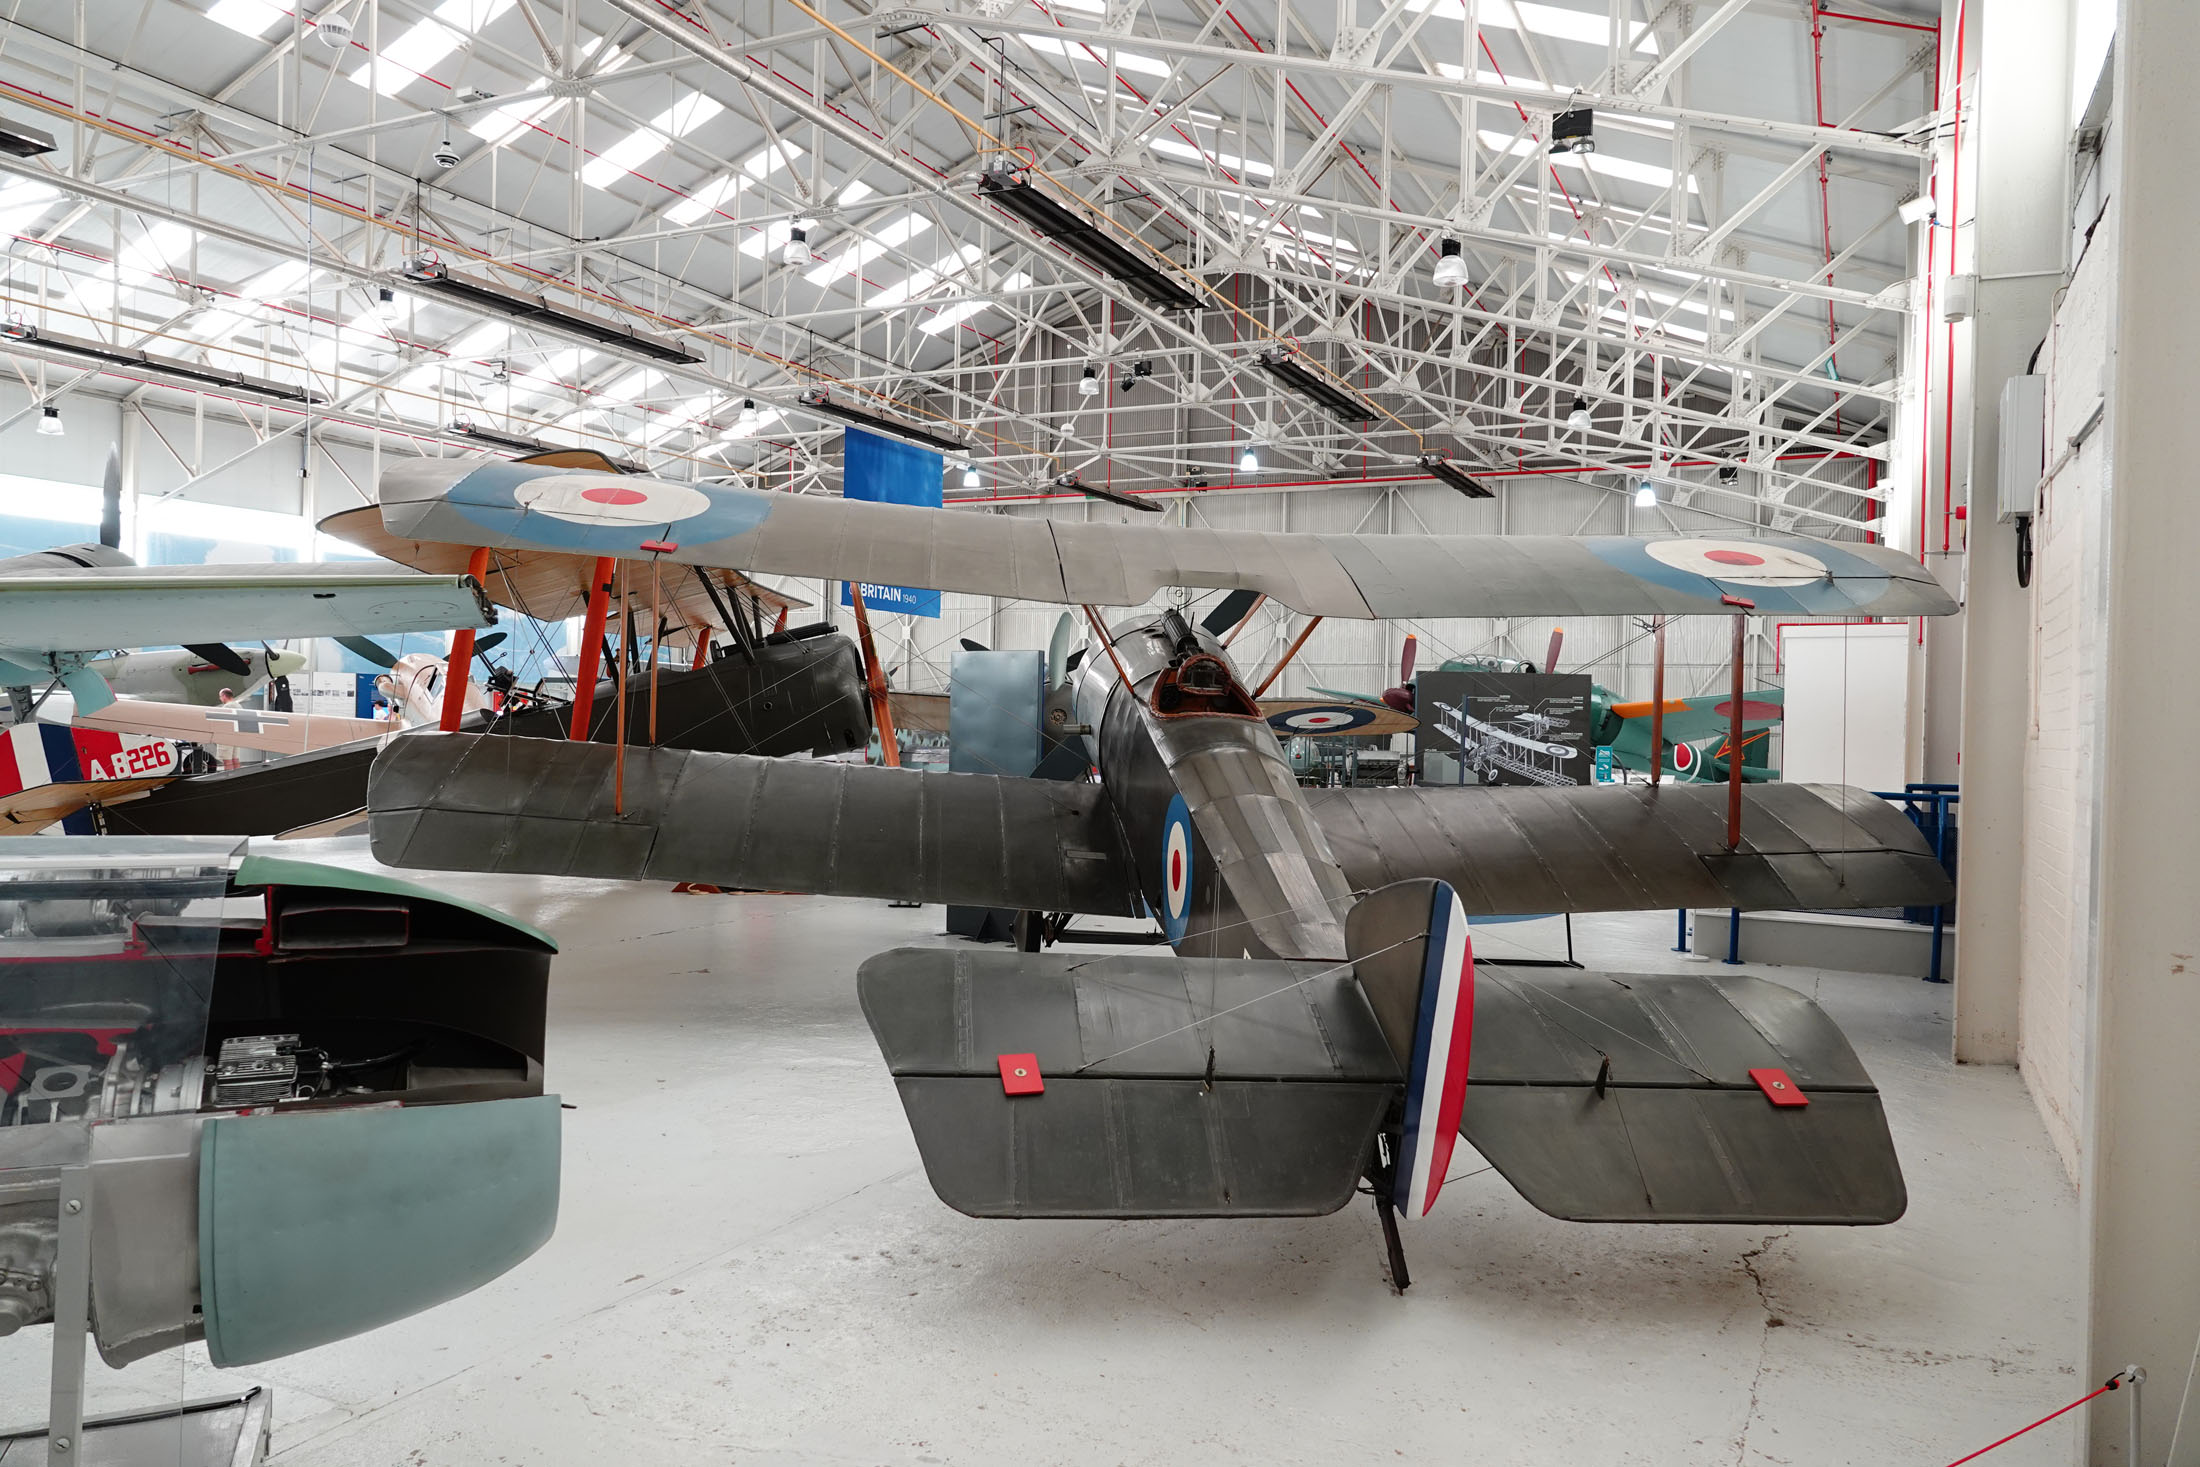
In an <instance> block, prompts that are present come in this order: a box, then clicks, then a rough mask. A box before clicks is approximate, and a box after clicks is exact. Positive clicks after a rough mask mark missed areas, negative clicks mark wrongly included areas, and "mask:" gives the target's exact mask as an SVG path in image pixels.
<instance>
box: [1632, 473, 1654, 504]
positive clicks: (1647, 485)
mask: <svg viewBox="0 0 2200 1467" xmlns="http://www.w3.org/2000/svg"><path fill="white" fill-rule="evenodd" d="M1657 507H1658V491H1657V489H1656V487H1655V486H1654V485H1652V484H1651V482H1650V481H1649V480H1648V479H1644V480H1643V481H1642V482H1641V483H1639V484H1637V485H1636V486H1635V508H1637V509H1656V508H1657Z"/></svg>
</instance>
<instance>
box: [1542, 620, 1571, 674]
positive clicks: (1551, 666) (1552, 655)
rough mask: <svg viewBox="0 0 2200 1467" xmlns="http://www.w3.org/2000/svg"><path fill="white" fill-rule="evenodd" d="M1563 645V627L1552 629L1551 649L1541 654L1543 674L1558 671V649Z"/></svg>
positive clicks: (1564, 631)
mask: <svg viewBox="0 0 2200 1467" xmlns="http://www.w3.org/2000/svg"><path fill="white" fill-rule="evenodd" d="M1565 645H1566V629H1565V628H1564V627H1552V628H1551V647H1550V650H1549V651H1547V652H1545V653H1544V654H1543V670H1544V671H1545V672H1556V671H1558V649H1559V648H1561V647H1563V646H1565Z"/></svg>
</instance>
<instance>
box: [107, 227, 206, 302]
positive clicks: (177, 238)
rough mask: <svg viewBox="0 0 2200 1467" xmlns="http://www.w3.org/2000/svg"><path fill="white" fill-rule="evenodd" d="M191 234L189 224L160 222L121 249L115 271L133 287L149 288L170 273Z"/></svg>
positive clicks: (191, 236) (187, 247)
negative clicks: (148, 286)
mask: <svg viewBox="0 0 2200 1467" xmlns="http://www.w3.org/2000/svg"><path fill="white" fill-rule="evenodd" d="M194 234H195V231H194V230H192V228H191V227H190V226H189V225H186V224H175V223H171V222H169V221H167V220H162V221H161V222H160V223H158V224H155V225H154V226H153V227H152V228H151V229H149V230H147V231H146V232H145V233H143V234H141V235H139V236H138V237H137V238H136V239H135V240H132V241H131V242H130V243H128V244H125V245H124V246H123V247H122V249H121V250H120V252H118V253H117V254H116V256H115V269H116V272H117V273H118V274H119V275H120V276H121V277H122V279H124V280H125V281H127V282H129V283H130V284H132V285H141V286H143V285H152V284H154V283H155V282H156V281H157V280H159V278H160V277H161V276H163V275H167V274H171V273H173V271H174V269H175V262H177V261H178V260H181V259H182V258H183V255H184V253H185V251H187V250H189V249H190V247H191V240H192V238H193V236H194Z"/></svg>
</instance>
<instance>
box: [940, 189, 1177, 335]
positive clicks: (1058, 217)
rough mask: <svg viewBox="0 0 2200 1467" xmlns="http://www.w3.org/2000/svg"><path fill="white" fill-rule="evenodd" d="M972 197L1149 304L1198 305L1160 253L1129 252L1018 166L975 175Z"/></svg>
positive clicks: (1103, 227) (1172, 307)
mask: <svg viewBox="0 0 2200 1467" xmlns="http://www.w3.org/2000/svg"><path fill="white" fill-rule="evenodd" d="M978 197H979V198H981V199H983V200H985V201H986V202H987V203H989V204H993V205H995V206H997V207H999V208H1001V209H1003V210H1005V211H1007V212H1008V213H1010V214H1013V215H1015V216H1016V217H1017V218H1018V219H1021V220H1023V221H1024V223H1026V224H1028V225H1030V226H1031V228H1032V230H1033V231H1034V232H1035V233H1037V234H1039V235H1040V236H1041V237H1043V238H1046V239H1050V240H1052V241H1054V242H1055V243H1056V244H1058V245H1060V246H1061V247H1062V248H1063V249H1065V250H1067V251H1069V252H1070V253H1071V254H1073V255H1075V256H1077V257H1078V258H1079V259H1081V260H1083V261H1084V262H1085V263H1086V264H1087V265H1090V266H1091V267H1092V268H1093V269H1095V270H1098V271H1100V272H1101V273H1102V274H1105V275H1112V276H1114V277H1115V278H1116V279H1117V280H1120V281H1122V282H1123V283H1124V284H1125V285H1127V286H1129V287H1130V288H1131V289H1132V290H1135V291H1137V292H1138V293H1139V294H1140V295H1142V296H1144V297H1145V298H1146V304H1148V305H1150V306H1154V307H1157V308H1159V309H1161V310H1164V311H1187V310H1192V309H1194V308H1196V307H1197V306H1198V305H1199V297H1197V296H1195V295H1193V294H1192V293H1191V292H1190V291H1188V290H1186V289H1185V288H1184V287H1183V286H1182V285H1180V284H1178V283H1177V279H1176V275H1175V270H1174V267H1173V266H1172V265H1171V263H1170V262H1169V261H1168V260H1167V259H1166V258H1165V257H1163V256H1162V255H1160V254H1158V253H1156V252H1152V251H1146V252H1141V251H1139V250H1134V249H1132V248H1131V247H1130V246H1129V245H1126V244H1124V243H1123V242H1122V241H1120V240H1118V239H1117V238H1116V237H1115V236H1114V235H1113V234H1112V233H1110V232H1109V227H1108V226H1107V225H1106V224H1104V223H1101V222H1098V221H1095V220H1092V219H1088V218H1086V217H1085V216H1083V215H1082V214H1079V213H1077V212H1075V211H1073V210H1071V209H1069V208H1066V207H1064V206H1063V205H1061V204H1059V203H1057V202H1055V201H1054V199H1052V198H1051V197H1049V196H1048V195H1047V194H1046V193H1045V192H1043V191H1042V190H1041V189H1040V188H1039V186H1038V185H1037V184H1034V183H1033V182H1032V181H1031V178H1030V176H1029V175H1028V174H1027V173H1025V172H1024V171H1023V170H1021V169H1018V168H1014V167H1005V166H1004V167H999V168H994V169H990V170H988V171H986V172H984V173H981V174H979V175H978Z"/></svg>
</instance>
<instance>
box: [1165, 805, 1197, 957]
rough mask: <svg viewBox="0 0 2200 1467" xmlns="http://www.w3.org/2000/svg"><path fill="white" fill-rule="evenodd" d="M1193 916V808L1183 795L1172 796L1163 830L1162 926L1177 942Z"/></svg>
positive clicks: (1182, 938) (1181, 938)
mask: <svg viewBox="0 0 2200 1467" xmlns="http://www.w3.org/2000/svg"><path fill="white" fill-rule="evenodd" d="M1191 917H1192V812H1191V809H1190V807H1189V806H1187V805H1186V804H1185V803H1184V797H1183V796H1182V795H1175V796H1172V797H1171V798H1170V800H1169V818H1168V822H1167V823H1166V824H1165V825H1164V826H1163V827H1162V832H1161V930H1162V931H1163V932H1165V933H1167V934H1168V938H1169V942H1170V943H1171V944H1172V945H1174V944H1176V943H1180V942H1182V941H1183V940H1184V929H1185V927H1186V926H1187V925H1188V924H1189V923H1190V921H1191Z"/></svg>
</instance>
